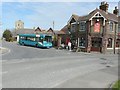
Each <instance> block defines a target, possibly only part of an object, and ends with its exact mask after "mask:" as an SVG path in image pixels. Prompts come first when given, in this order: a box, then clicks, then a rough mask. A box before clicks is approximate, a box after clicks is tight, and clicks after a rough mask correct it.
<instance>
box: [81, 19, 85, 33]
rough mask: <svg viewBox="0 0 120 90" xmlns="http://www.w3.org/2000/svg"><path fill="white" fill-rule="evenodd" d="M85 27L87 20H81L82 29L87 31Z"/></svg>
mask: <svg viewBox="0 0 120 90" xmlns="http://www.w3.org/2000/svg"><path fill="white" fill-rule="evenodd" d="M85 29H86V23H85V21H81V22H80V31H85Z"/></svg>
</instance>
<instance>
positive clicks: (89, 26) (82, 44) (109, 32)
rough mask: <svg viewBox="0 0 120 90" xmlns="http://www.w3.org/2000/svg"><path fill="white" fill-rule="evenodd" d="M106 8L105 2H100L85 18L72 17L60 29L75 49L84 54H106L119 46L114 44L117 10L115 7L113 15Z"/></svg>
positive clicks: (116, 33) (116, 35) (116, 28)
mask: <svg viewBox="0 0 120 90" xmlns="http://www.w3.org/2000/svg"><path fill="white" fill-rule="evenodd" d="M108 7H109V4H108V3H107V2H101V5H100V6H99V9H98V8H96V9H95V10H93V11H91V12H90V13H88V14H87V15H85V16H79V18H75V17H74V15H72V16H71V18H70V20H68V23H67V25H65V27H64V28H62V29H61V31H64V32H65V33H66V36H67V38H66V40H67V39H68V38H70V40H71V42H75V44H76V46H77V47H79V48H80V49H81V50H83V51H86V52H91V51H97V52H101V53H106V51H107V49H108V48H111V49H114V48H115V47H116V46H119V43H118V42H116V41H117V40H118V9H117V7H115V9H114V10H113V13H110V12H108ZM77 17H78V16H77ZM68 32H69V33H68ZM63 37H64V36H63ZM63 37H62V38H63Z"/></svg>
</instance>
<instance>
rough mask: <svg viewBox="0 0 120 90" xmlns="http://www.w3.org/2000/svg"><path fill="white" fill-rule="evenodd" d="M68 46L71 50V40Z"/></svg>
mask: <svg viewBox="0 0 120 90" xmlns="http://www.w3.org/2000/svg"><path fill="white" fill-rule="evenodd" d="M68 47H69V50H70V51H71V42H70V41H69V42H68Z"/></svg>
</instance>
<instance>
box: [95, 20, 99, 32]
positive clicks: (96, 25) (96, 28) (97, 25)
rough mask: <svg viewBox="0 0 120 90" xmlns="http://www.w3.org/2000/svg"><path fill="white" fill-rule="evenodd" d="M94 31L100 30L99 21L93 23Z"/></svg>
mask: <svg viewBox="0 0 120 90" xmlns="http://www.w3.org/2000/svg"><path fill="white" fill-rule="evenodd" d="M94 32H97V33H99V32H100V23H99V22H97V23H95V24H94Z"/></svg>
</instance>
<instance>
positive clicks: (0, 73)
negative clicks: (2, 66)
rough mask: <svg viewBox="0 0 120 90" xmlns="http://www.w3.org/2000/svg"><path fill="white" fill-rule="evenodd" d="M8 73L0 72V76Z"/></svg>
mask: <svg viewBox="0 0 120 90" xmlns="http://www.w3.org/2000/svg"><path fill="white" fill-rule="evenodd" d="M6 73H8V71H4V72H0V75H3V74H6Z"/></svg>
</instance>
